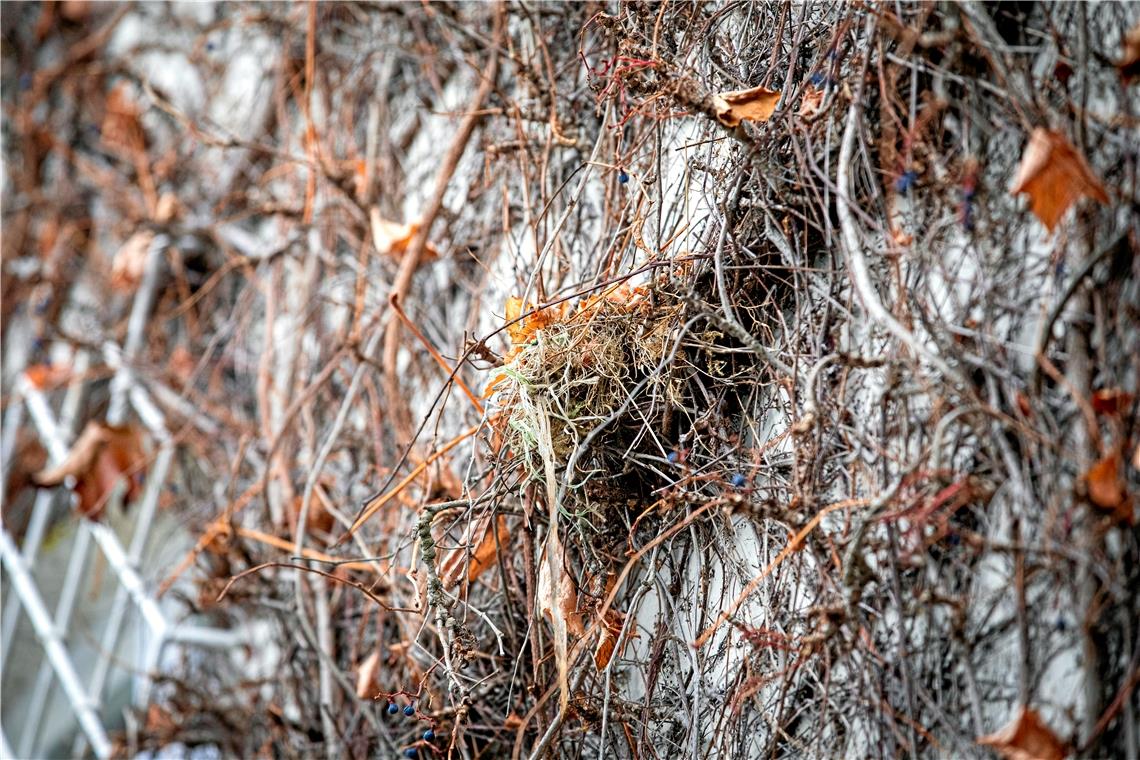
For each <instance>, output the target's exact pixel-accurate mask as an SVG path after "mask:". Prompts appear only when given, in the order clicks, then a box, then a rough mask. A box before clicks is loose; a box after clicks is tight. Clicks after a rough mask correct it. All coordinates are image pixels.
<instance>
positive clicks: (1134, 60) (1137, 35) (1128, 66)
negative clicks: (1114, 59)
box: [1116, 24, 1140, 84]
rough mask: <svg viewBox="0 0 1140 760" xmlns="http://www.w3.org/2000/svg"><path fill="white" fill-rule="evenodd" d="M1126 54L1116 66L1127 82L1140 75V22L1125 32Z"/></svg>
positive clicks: (1121, 76)
mask: <svg viewBox="0 0 1140 760" xmlns="http://www.w3.org/2000/svg"><path fill="white" fill-rule="evenodd" d="M1123 44H1124V56H1123V57H1122V58H1121V59H1120V63H1118V64H1116V68H1117V70H1118V71H1120V78H1121V79H1123V80H1124V83H1125V84H1130V83H1131V82H1132V80H1133V79H1136V78H1137V77H1140V24H1137V25H1136V26H1134V27H1132V28H1131V29H1129V30H1128V31H1127V32H1125V33H1124V41H1123Z"/></svg>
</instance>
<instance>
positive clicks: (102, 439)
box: [33, 421, 146, 520]
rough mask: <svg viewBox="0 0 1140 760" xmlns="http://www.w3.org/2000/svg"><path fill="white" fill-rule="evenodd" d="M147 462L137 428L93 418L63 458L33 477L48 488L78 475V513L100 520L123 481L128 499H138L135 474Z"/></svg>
mask: <svg viewBox="0 0 1140 760" xmlns="http://www.w3.org/2000/svg"><path fill="white" fill-rule="evenodd" d="M145 461H146V453H145V452H144V451H143V447H142V437H141V435H140V434H139V431H138V429H137V428H135V427H132V426H129V425H126V426H121V427H115V426H111V425H106V424H103V423H101V422H95V421H91V422H88V423H87V426H86V427H85V428H83V432H82V433H81V434H80V435H79V438H78V439H76V441H75V444H74V445H73V446H72V447H71V450H70V451H68V452H67V456H66V457H65V458H64V460H63V461H62V462H60V463H59V464H58V465H56V466H55V467H49V468H47V469H46V470H43V471H41V472H38V473H36V475H35V476H34V478H33V480H34V481H35V483H36V484H37V485H40V486H45V487H47V486H57V485H60V484H61V483H63V482H64V481H65V480H66V479H67V478H69V477H71V478H75V493H76V494H78V496H79V506H78V509H79V512H80V513H81V514H82V515H83V516H84V517H87V518H88V519H91V520H98V519H99V518H100V517H101V516H102V514H103V509H104V507H105V506H106V502H107V499H108V497H109V496H110V495H111V492H112V491H113V490H114V489H115V487H116V486H117V485H118V484H119V481H120V480H123V479H125V480H126V482H127V493H126V497H125V500H126V501H128V502H129V501H132V500H134V499H135V498H137V496H138V494H139V491H140V490H141V487H140V485H139V482H138V481H139V478H137V477H136V475H137V474H138V473H139V472H140V471H141V468H142V466H143V464H144V462H145Z"/></svg>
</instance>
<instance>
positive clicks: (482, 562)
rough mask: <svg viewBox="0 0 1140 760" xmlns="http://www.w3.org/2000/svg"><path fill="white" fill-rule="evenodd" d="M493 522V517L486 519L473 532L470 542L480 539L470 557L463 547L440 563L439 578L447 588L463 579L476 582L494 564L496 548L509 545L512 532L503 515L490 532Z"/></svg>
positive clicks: (497, 519) (486, 517)
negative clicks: (508, 541)
mask: <svg viewBox="0 0 1140 760" xmlns="http://www.w3.org/2000/svg"><path fill="white" fill-rule="evenodd" d="M490 522H491V519H490V516H485V517H484V518H483V519H481V520H480V521H479V522H478V523H477V524H476V526H475V528H474V530H473V531H472V532H471V536H469V539H470V538H471V537H472V536H473V537H477V538H478V539H479V543H478V544H477V545H476V546H475V549H474V550H473V551H472V552H471V554H470V555H468V554H467V551H466V550H465V549H464V548H463V547H457V548H455V549H452V550H451V552H450V553H449V554H448V555H447V556H446V557H445V558H444V560H443V561H442V562H441V563H440V568H439V575H440V580H442V581H443V586H444V588H447V589H451V588H454V587H455V585H456V584H457V583H459V581H460V579H462V578H464V577H466V579H467V582H468V583H474V582H475V581H476V580H477V579H478V578H479V576H480V575H482V574H483V573H484V571H486V570H487V569H488V568H490V567H493V566H494V565H495V558H496V556H497V547H499V546H505V545H506V543H507V540H508V539H509V538H510V531H509V530H508V529H507V518H506V517H504V516H503V515H499V516H498V517H497V518H496V519H495V530H491V529H490Z"/></svg>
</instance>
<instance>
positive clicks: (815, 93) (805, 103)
mask: <svg viewBox="0 0 1140 760" xmlns="http://www.w3.org/2000/svg"><path fill="white" fill-rule="evenodd" d="M822 107H823V90H821V89H819V88H818V87H808V88H807V90H806V91H805V92H804V96H803V97H802V98H801V99H800V111H799V113H800V116H814V115H815V114H817V113H819V110H820V108H822Z"/></svg>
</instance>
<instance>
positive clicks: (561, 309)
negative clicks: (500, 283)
mask: <svg viewBox="0 0 1140 760" xmlns="http://www.w3.org/2000/svg"><path fill="white" fill-rule="evenodd" d="M534 308H535V304H531V303H528V304H526V305H525V306H524V305H523V301H522V299H521V298H516V297H514V296H511V297H510V298H508V299H507V304H506V315H505V316H506V321H507V322H508V323H510V322H514V324H512V325H510V326H509V327H507V334H508V335H510V337H511V343H512V344H513V345H515V346H521V345H523V344H525V343H528V342H529V341H530V340H531V338H533V337H534V334H535V333H536V332H538V331H539V330H542V329H544V328H546V327H549V326H550V325H552V324H554V323H556V322H559V321H561V320H562V319H563V318H564V317H565V316H566V302H563V303H561V304H559V305H558V306H547V307H546V308H545V309H540V310H538V311H536V312H534V313H533V314H530V315H529V316H527V317H526V319H523V320H521V321H518V322H515V320H516V319H518V318H519V317H521V316H522V315H523V314H526V313H527V312H528V311H532V310H533V309H534Z"/></svg>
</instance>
